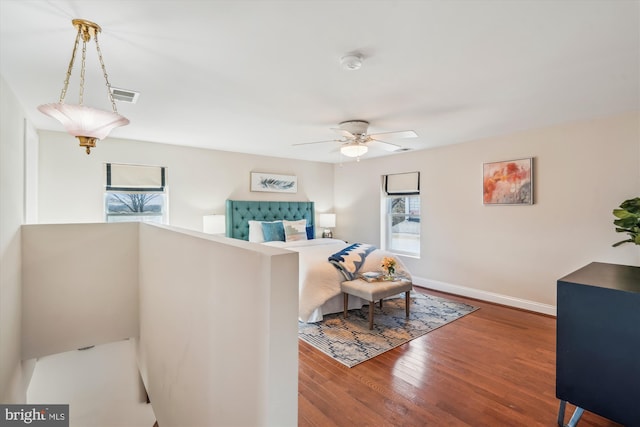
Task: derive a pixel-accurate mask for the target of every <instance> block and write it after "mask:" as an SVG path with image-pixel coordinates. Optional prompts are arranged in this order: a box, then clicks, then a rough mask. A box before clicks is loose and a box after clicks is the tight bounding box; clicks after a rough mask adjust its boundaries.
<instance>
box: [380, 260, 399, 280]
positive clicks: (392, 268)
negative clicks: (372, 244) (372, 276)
mask: <svg viewBox="0 0 640 427" xmlns="http://www.w3.org/2000/svg"><path fill="white" fill-rule="evenodd" d="M382 268H383V269H384V270H385V271H386V272H387V275H388V276H393V275H394V274H395V273H396V260H395V259H394V258H393V257H384V258H383V259H382Z"/></svg>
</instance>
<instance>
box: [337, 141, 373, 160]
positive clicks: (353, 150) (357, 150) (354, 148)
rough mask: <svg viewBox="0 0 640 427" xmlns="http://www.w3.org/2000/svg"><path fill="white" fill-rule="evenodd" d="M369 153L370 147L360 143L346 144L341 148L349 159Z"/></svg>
mask: <svg viewBox="0 0 640 427" xmlns="http://www.w3.org/2000/svg"><path fill="white" fill-rule="evenodd" d="M367 151H369V147H367V146H366V145H364V144H360V143H357V142H355V143H351V144H345V145H343V146H342V147H340V152H341V153H342V154H344V155H345V156H347V157H360V156H362V155H364V154H366V153H367Z"/></svg>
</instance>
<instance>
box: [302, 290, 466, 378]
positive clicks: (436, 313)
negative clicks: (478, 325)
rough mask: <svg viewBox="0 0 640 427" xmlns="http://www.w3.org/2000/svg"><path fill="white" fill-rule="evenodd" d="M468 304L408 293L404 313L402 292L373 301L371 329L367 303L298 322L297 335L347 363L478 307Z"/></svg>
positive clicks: (373, 353) (459, 316)
mask: <svg viewBox="0 0 640 427" xmlns="http://www.w3.org/2000/svg"><path fill="white" fill-rule="evenodd" d="M477 309H478V308H477V307H473V306H471V305H468V304H464V303H459V302H455V301H450V300H447V299H445V298H440V297H436V296H433V295H424V294H419V293H416V292H412V293H411V314H410V317H409V318H408V319H407V318H406V316H405V306H404V296H403V297H402V298H394V299H388V300H384V303H383V308H382V311H380V305H379V304H378V303H376V305H375V311H374V318H373V329H372V330H370V329H369V306H368V305H365V306H364V307H362V308H361V309H359V310H350V311H349V317H347V318H346V319H345V318H344V317H343V315H342V313H335V314H329V315H326V316H324V319H323V320H322V322H318V323H303V322H299V323H298V337H299V338H300V339H301V340H303V341H306V342H307V343H309V344H311V345H312V346H314V347H315V348H317V349H318V350H320V351H322V352H323V353H325V354H327V355H329V356H331V357H333V358H334V359H336V360H337V361H338V362H340V363H342V364H343V365H346V366H348V367H350V368H351V367H353V366H355V365H357V364H358V363H362V362H364V361H366V360H369V359H371V358H373V357H375V356H378V355H380V354H382V353H384V352H385V351H389V350H391V349H393V348H396V347H398V346H400V345H402V344H404V343H406V342H409V341H411V340H412V339H414V338H418V337H420V336H422V335H425V334H427V333H429V332H431V331H433V330H434V329H437V328H439V327H441V326H444V325H446V324H447V323H450V322H453V321H454V320H456V319H459V318H461V317H463V316H465V315H467V314H469V313H472V312H473V311H475V310H477Z"/></svg>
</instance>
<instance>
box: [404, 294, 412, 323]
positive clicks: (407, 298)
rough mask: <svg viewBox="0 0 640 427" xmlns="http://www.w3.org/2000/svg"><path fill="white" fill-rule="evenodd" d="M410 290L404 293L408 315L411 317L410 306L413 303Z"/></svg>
mask: <svg viewBox="0 0 640 427" xmlns="http://www.w3.org/2000/svg"><path fill="white" fill-rule="evenodd" d="M409 294H410V291H407V292H405V293H404V307H405V308H404V309H405V312H406V313H407V317H409V306H410V305H411V298H409Z"/></svg>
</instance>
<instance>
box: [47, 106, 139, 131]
mask: <svg viewBox="0 0 640 427" xmlns="http://www.w3.org/2000/svg"><path fill="white" fill-rule="evenodd" d="M38 110H40V112H42V113H44V114H46V115H47V116H49V117H53V118H54V119H56V120H57V121H59V122H60V123H62V125H63V126H64V128H65V130H66V131H67V132H68V133H70V134H71V135H73V136H84V137H88V138H96V139H99V140H102V139H104V138H106V137H107V136H108V135H109V133H110V132H111V131H112V130H113V129H115V128H117V127H119V126H125V125H128V124H129V119H127V118H126V117H124V116H121V115H120V114H118V113H115V112H113V111H105V110H99V109H97V108H91V107H87V106H85V105H76V104H64V103H60V102H57V103H53V104H43V105H40V106H39V107H38Z"/></svg>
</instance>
